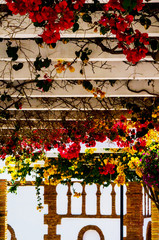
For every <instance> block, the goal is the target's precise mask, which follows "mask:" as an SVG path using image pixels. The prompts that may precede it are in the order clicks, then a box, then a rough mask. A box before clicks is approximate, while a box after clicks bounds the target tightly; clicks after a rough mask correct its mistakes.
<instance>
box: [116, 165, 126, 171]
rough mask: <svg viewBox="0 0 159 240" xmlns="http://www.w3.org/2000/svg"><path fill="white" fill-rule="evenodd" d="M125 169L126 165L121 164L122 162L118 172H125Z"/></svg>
mask: <svg viewBox="0 0 159 240" xmlns="http://www.w3.org/2000/svg"><path fill="white" fill-rule="evenodd" d="M124 169H125V167H124V165H121V164H120V165H119V166H118V167H117V173H123V171H124Z"/></svg>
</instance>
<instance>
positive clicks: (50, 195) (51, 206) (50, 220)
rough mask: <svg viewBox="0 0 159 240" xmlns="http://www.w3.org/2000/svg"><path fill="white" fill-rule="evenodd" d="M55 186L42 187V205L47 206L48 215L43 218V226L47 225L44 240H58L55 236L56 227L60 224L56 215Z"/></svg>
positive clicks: (59, 218) (58, 237) (57, 236)
mask: <svg viewBox="0 0 159 240" xmlns="http://www.w3.org/2000/svg"><path fill="white" fill-rule="evenodd" d="M56 196H57V193H56V186H52V185H45V186H44V203H45V204H48V214H47V215H45V216H44V224H47V225H48V234H47V235H44V240H60V238H61V237H60V236H59V235H56V225H57V224H60V223H61V217H60V216H59V215H57V214H56Z"/></svg>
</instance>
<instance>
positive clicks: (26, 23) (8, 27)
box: [0, 12, 159, 38]
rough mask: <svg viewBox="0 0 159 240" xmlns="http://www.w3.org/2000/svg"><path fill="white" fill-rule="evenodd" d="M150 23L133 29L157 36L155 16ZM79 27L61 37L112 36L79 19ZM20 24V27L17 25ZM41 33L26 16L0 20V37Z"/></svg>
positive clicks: (32, 35) (95, 18) (27, 36)
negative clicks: (0, 22)
mask: <svg viewBox="0 0 159 240" xmlns="http://www.w3.org/2000/svg"><path fill="white" fill-rule="evenodd" d="M100 15H101V12H98V13H97V12H96V13H95V15H94V17H93V22H95V21H98V20H100V17H99V16H100ZM151 22H152V25H151V27H149V28H148V29H147V30H145V28H144V27H143V26H141V24H139V23H136V24H135V25H134V29H138V30H140V31H141V32H146V33H148V34H149V36H150V37H159V31H158V27H159V22H158V21H157V20H156V19H155V18H153V17H152V18H151ZM79 24H80V29H79V30H78V31H77V32H75V33H73V32H72V31H71V30H67V31H64V32H62V33H61V37H62V38H101V37H105V38H112V37H114V36H113V35H112V34H110V33H108V34H106V35H104V36H103V35H101V34H100V32H99V31H98V32H96V33H95V32H94V28H93V29H92V28H91V27H92V25H90V24H88V23H85V22H83V21H82V20H81V21H79ZM19 26H20V27H19ZM40 34H42V29H41V28H35V27H34V26H33V24H32V23H31V21H30V20H29V18H27V16H19V15H14V16H8V17H7V20H6V21H3V22H2V26H1V28H0V37H1V38H37V37H38V36H39V35H40Z"/></svg>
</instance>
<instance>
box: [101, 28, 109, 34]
mask: <svg viewBox="0 0 159 240" xmlns="http://www.w3.org/2000/svg"><path fill="white" fill-rule="evenodd" d="M108 31H109V28H108V27H104V26H101V27H100V33H101V34H103V35H105V34H106V33H107V32H108Z"/></svg>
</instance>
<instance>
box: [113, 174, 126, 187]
mask: <svg viewBox="0 0 159 240" xmlns="http://www.w3.org/2000/svg"><path fill="white" fill-rule="evenodd" d="M114 183H115V184H117V185H118V186H120V185H124V184H125V174H124V173H120V174H119V175H118V176H117V178H116V179H115V180H114Z"/></svg>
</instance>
